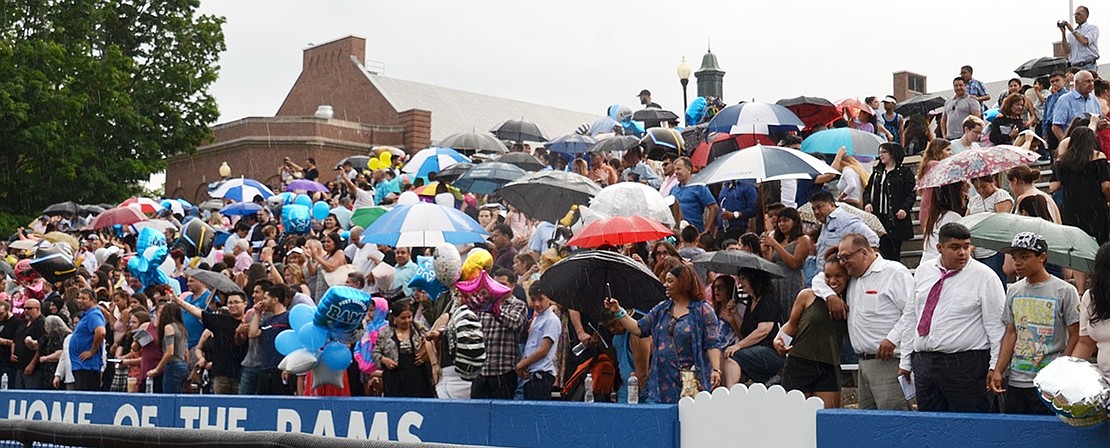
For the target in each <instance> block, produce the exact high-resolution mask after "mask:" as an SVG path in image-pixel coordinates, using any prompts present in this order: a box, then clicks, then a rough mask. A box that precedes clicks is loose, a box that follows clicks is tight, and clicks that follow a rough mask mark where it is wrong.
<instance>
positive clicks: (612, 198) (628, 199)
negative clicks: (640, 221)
mask: <svg viewBox="0 0 1110 448" xmlns="http://www.w3.org/2000/svg"><path fill="white" fill-rule="evenodd" d="M673 203H674V196H668V197H667V198H664V197H663V195H662V194H659V190H656V189H654V188H651V187H649V186H647V185H644V184H641V183H639V182H620V183H616V184H613V185H610V186H608V187H605V188H602V189H601V192H599V193H598V194H597V196H594V198H593V199H591V200H590V210H591V211H594V212H597V213H601V214H604V215H608V216H642V217H645V218H648V219H650V220H653V221H656V222H658V223H661V224H663V225H666V226H667V227H674V215H672V214H671V208H670V207H671V204H673Z"/></svg>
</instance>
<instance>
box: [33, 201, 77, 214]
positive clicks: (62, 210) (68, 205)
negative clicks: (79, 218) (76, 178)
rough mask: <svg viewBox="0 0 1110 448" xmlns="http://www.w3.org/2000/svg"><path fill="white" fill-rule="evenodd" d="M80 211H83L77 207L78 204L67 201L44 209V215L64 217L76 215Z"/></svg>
mask: <svg viewBox="0 0 1110 448" xmlns="http://www.w3.org/2000/svg"><path fill="white" fill-rule="evenodd" d="M80 211H81V208H80V207H79V206H78V205H77V203H76V202H73V201H65V202H59V203H57V204H51V205H50V206H49V207H46V208H45V209H43V211H42V214H44V215H46V216H54V215H63V216H64V215H76V214H77V213H78V212H80Z"/></svg>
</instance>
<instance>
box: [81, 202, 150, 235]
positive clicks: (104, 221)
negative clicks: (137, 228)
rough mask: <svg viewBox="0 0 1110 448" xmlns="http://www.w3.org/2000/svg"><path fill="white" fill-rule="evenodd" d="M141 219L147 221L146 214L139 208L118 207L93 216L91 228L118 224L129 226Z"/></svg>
mask: <svg viewBox="0 0 1110 448" xmlns="http://www.w3.org/2000/svg"><path fill="white" fill-rule="evenodd" d="M139 221H146V216H145V215H143V213H142V212H140V211H139V210H138V209H137V208H134V207H131V206H124V207H116V208H112V209H108V210H105V211H104V213H101V214H99V215H97V216H96V218H93V220H92V222H90V223H89V228H90V229H92V230H96V229H103V228H105V227H112V226H114V225H116V224H119V225H124V226H127V225H131V224H134V223H137V222H139Z"/></svg>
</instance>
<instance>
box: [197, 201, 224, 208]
mask: <svg viewBox="0 0 1110 448" xmlns="http://www.w3.org/2000/svg"><path fill="white" fill-rule="evenodd" d="M223 207H224V203H223V201H221V200H219V199H209V200H207V201H204V202H201V203H200V206H199V208H200V209H201V210H219V209H221V208H223Z"/></svg>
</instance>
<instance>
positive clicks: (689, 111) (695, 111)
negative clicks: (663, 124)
mask: <svg viewBox="0 0 1110 448" xmlns="http://www.w3.org/2000/svg"><path fill="white" fill-rule="evenodd" d="M708 108H709V103H708V102H706V101H705V97H702V96H699V97H697V98H694V101H691V102H690V106H688V107H687V108H686V122H687V123H690V124H691V125H695V124H698V123H701V120H702V119H704V118H705V111H706V109H708Z"/></svg>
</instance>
